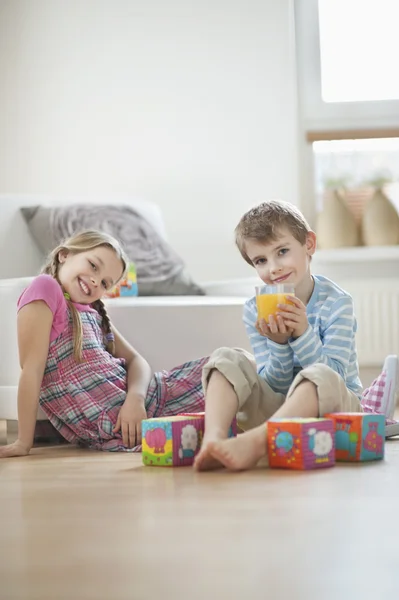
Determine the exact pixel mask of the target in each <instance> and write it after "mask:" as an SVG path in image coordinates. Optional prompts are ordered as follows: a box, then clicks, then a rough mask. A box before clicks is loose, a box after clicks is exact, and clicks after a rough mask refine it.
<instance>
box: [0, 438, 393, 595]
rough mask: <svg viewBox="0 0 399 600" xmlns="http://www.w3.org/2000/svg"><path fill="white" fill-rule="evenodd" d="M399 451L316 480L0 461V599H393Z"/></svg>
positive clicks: (48, 453)
mask: <svg viewBox="0 0 399 600" xmlns="http://www.w3.org/2000/svg"><path fill="white" fill-rule="evenodd" d="M398 474H399V443H398V441H391V442H388V444H387V456H386V459H385V460H384V461H383V462H378V463H377V462H376V463H368V464H362V465H346V464H345V465H344V464H342V465H339V466H336V467H335V468H332V469H325V470H320V471H318V472H306V473H303V472H288V471H277V470H269V469H266V468H258V469H256V470H254V471H251V472H247V473H241V474H232V473H228V472H226V471H219V472H215V473H209V474H197V473H195V472H194V471H193V470H192V469H191V468H176V469H168V468H164V469H162V468H150V467H143V466H142V464H141V456H140V455H131V454H111V453H110V454H106V453H104V454H102V453H95V452H90V451H87V450H81V449H75V448H72V447H67V446H65V447H55V448H40V449H35V450H34V451H33V454H32V455H31V456H30V457H27V458H23V459H9V460H2V461H0V510H1V513H0V514H1V525H0V531H1V546H0V548H1V549H0V598H1V599H2V600H3V599H4V600H63V599H64V598H65V599H67V598H68V599H71V598H76V599H79V600H86V599H90V600H102V599H104V600H108V599H109V600H111V599H112V600H119V599H122V598H123V599H124V600H126V598H129V599H130V598H132V599H134V600H144V599H145V600H149V599H150V598H156V599H161V598H163V599H164V598H166V599H169V598H171V599H172V598H174V599H175V598H184V599H185V600H186V599H187V600H191V599H193V600H196V599H200V598H201V599H204V598H209V599H213V598H223V599H224V598H226V599H235V598H243V597H248V598H249V597H250V598H251V600H252V599H253V600H257V599H262V600H264V599H265V598H284V599H285V598H287V599H288V598H290V599H292V598H295V599H296V600H298V599H299V600H301V599H302V598H303V599H305V598H306V600H309V598H317V597H318V596H320V597H321V598H323V600H329V599H330V598H334V599H336V598H338V597H339V596H342V597H344V598H351V599H352V598H361V597H363V596H368V595H369V593H370V590H371V589H372V588H373V587H374V586H375V587H376V588H377V589H378V597H383V596H384V595H385V594H386V593H389V592H394V591H395V592H396V590H397V584H398V579H399V570H398V568H397V567H398V552H397V547H398V540H399V538H398V533H399V531H398V527H397V524H396V522H395V516H396V513H397V505H398V496H399V476H398Z"/></svg>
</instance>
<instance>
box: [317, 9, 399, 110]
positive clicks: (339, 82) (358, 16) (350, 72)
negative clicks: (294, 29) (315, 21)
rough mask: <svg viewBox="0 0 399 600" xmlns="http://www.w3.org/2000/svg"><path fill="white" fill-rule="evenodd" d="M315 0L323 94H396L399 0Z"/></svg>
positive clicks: (334, 98) (350, 97) (344, 98)
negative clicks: (317, 4) (317, 8)
mask: <svg viewBox="0 0 399 600" xmlns="http://www.w3.org/2000/svg"><path fill="white" fill-rule="evenodd" d="M318 3H319V27H320V53H321V88H322V98H323V100H324V101H325V102H361V101H372V100H396V99H399V77H398V57H399V35H398V18H397V14H398V12H399V1H398V0H318Z"/></svg>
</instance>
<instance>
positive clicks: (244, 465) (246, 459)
mask: <svg viewBox="0 0 399 600" xmlns="http://www.w3.org/2000/svg"><path fill="white" fill-rule="evenodd" d="M266 433H267V432H266V426H265V425H261V426H260V427H256V428H255V429H252V430H251V431H247V432H246V433H243V434H242V435H239V436H237V437H236V438H230V439H228V440H222V441H217V442H210V443H209V444H208V453H209V454H210V455H211V456H212V458H213V460H215V461H216V462H217V463H218V464H219V465H220V464H222V465H223V466H224V467H226V468H227V469H230V470H231V471H244V470H246V469H251V468H252V467H255V466H256V464H257V463H258V461H259V460H260V459H261V458H262V457H263V456H265V455H266V452H267V435H266Z"/></svg>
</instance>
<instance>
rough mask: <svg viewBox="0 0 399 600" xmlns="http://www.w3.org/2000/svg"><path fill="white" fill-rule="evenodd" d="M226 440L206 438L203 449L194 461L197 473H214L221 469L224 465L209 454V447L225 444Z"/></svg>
mask: <svg viewBox="0 0 399 600" xmlns="http://www.w3.org/2000/svg"><path fill="white" fill-rule="evenodd" d="M225 440H226V437H225V436H219V435H217V436H216V435H215V436H212V437H206V436H204V439H203V441H202V444H201V449H200V451H199V452H198V454H197V456H196V457H195V459H194V469H195V470H196V471H213V470H214V469H221V468H222V467H223V465H222V464H221V463H220V461H218V460H217V459H216V458H214V457H213V456H212V455H211V453H210V452H209V447H210V445H211V444H214V443H219V442H223V441H225Z"/></svg>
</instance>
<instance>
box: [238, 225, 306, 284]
mask: <svg viewBox="0 0 399 600" xmlns="http://www.w3.org/2000/svg"><path fill="white" fill-rule="evenodd" d="M315 249H316V235H315V234H314V233H313V231H309V232H308V234H307V236H306V242H305V244H301V243H300V242H298V240H296V239H295V238H294V236H293V235H292V233H291V232H290V231H289V230H288V229H281V231H280V232H279V234H278V238H277V240H276V241H273V242H270V243H262V242H257V241H254V240H247V241H246V242H245V250H246V253H247V255H248V257H249V259H250V260H251V262H252V264H253V265H254V267H255V269H256V271H257V273H258V275H259V277H260V278H261V279H262V281H263V282H264V283H266V284H268V285H277V284H279V283H290V284H292V285H294V286H295V287H298V286H299V285H300V284H301V283H302V282H303V281H304V279H305V278H306V277H310V271H309V263H310V257H311V256H312V255H313V254H314V251H315Z"/></svg>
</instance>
